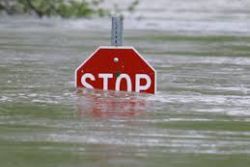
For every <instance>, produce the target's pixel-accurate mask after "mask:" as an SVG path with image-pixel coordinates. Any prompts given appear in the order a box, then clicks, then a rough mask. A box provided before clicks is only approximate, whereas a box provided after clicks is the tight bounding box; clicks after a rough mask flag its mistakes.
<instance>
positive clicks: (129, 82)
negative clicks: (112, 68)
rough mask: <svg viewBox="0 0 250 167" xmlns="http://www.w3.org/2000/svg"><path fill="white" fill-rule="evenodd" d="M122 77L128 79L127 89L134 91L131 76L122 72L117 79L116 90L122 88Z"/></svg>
mask: <svg viewBox="0 0 250 167" xmlns="http://www.w3.org/2000/svg"><path fill="white" fill-rule="evenodd" d="M122 79H125V80H126V82H127V91H128V92H131V91H132V85H131V79H130V77H129V76H128V74H121V75H119V77H118V78H117V80H116V84H115V90H116V91H119V90H120V87H121V81H122Z"/></svg>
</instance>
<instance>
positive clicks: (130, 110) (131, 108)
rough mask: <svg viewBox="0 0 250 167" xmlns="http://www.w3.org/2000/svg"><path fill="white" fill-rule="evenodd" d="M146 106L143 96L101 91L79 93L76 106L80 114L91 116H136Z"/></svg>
mask: <svg viewBox="0 0 250 167" xmlns="http://www.w3.org/2000/svg"><path fill="white" fill-rule="evenodd" d="M147 107H148V105H147V103H146V101H145V100H144V98H143V97H140V98H139V97H136V96H127V95H125V94H123V93H119V94H117V93H115V92H109V94H105V93H103V92H100V93H97V92H93V93H90V92H88V93H84V91H83V92H82V93H79V96H78V101H77V108H78V113H79V115H80V116H85V115H91V116H93V117H115V116H128V117H130V116H136V115H140V114H142V113H143V112H144V111H145V110H146V108H147Z"/></svg>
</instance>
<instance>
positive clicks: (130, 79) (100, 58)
mask: <svg viewBox="0 0 250 167" xmlns="http://www.w3.org/2000/svg"><path fill="white" fill-rule="evenodd" d="M122 32H123V19H122V18H121V17H112V32H111V34H112V37H111V45H112V46H111V47H99V48H98V49H97V50H96V51H95V52H94V53H93V54H92V55H91V56H90V57H89V58H88V59H86V60H85V61H84V62H83V63H82V64H81V65H80V66H79V67H78V68H77V69H76V71H75V79H76V81H75V85H76V87H77V88H87V89H101V90H104V91H108V90H114V91H127V92H137V93H151V94H154V93H155V92H156V71H155V69H154V68H153V67H152V66H151V65H150V64H149V63H148V62H147V61H146V60H145V59H144V58H143V57H142V56H141V55H140V53H139V52H137V51H136V50H135V49H134V48H133V47H122V46H121V45H122Z"/></svg>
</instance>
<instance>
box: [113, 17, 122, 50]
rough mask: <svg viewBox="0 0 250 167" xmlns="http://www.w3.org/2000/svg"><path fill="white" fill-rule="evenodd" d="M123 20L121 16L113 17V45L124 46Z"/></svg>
mask: <svg viewBox="0 0 250 167" xmlns="http://www.w3.org/2000/svg"><path fill="white" fill-rule="evenodd" d="M122 33H123V18H122V17H121V16H119V17H117V16H113V17H112V30H111V45H112V46H122Z"/></svg>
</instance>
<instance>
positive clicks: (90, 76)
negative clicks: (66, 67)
mask: <svg viewBox="0 0 250 167" xmlns="http://www.w3.org/2000/svg"><path fill="white" fill-rule="evenodd" d="M87 78H89V79H90V80H91V81H94V80H95V76H94V75H93V74H90V73H86V74H84V75H83V76H82V78H81V82H82V85H83V86H84V87H85V88H88V89H93V86H92V85H90V84H89V83H87V82H86V79H87Z"/></svg>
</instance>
